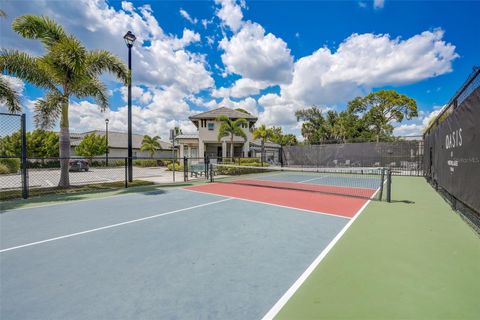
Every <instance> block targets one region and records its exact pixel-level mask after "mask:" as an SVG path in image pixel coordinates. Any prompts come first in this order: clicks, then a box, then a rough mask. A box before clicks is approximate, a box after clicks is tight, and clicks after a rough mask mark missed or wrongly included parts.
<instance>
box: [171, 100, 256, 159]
mask: <svg viewBox="0 0 480 320" xmlns="http://www.w3.org/2000/svg"><path fill="white" fill-rule="evenodd" d="M219 116H227V117H228V118H230V119H232V120H235V119H239V118H243V119H246V120H247V121H248V125H245V126H244V127H243V130H244V132H245V134H246V136H247V140H245V139H244V138H242V137H239V136H235V137H234V142H233V147H234V151H233V156H234V157H248V156H249V152H250V145H251V143H253V138H252V131H253V128H254V126H255V122H256V121H257V119H258V118H257V117H255V116H253V115H251V114H247V113H243V112H240V111H237V110H234V109H230V108H225V107H222V108H218V109H214V110H210V111H207V112H203V113H199V114H196V115H194V116H191V117H190V118H189V119H190V120H191V121H192V122H193V124H194V125H195V127H197V132H196V133H195V134H182V135H179V136H177V138H176V142H177V143H176V144H177V145H178V146H179V156H180V157H183V156H187V157H191V158H196V157H199V158H202V157H204V156H205V155H207V156H209V157H210V158H220V157H222V158H225V157H231V156H232V155H230V143H231V142H230V136H227V137H223V138H222V139H220V141H219V140H218V129H219V128H220V125H221V122H220V121H217V120H216V119H217V118H218V117H219Z"/></svg>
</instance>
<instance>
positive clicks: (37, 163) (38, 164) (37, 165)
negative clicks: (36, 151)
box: [28, 159, 60, 169]
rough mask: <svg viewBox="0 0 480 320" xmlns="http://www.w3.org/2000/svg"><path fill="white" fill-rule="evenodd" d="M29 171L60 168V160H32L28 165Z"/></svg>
mask: <svg viewBox="0 0 480 320" xmlns="http://www.w3.org/2000/svg"><path fill="white" fill-rule="evenodd" d="M28 168H29V169H43V168H60V161H59V160H52V159H41V160H30V162H29V163H28Z"/></svg>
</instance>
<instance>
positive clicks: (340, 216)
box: [184, 189, 352, 220]
mask: <svg viewBox="0 0 480 320" xmlns="http://www.w3.org/2000/svg"><path fill="white" fill-rule="evenodd" d="M184 190H186V191H190V192H196V193H202V194H208V195H215V196H219V197H228V198H231V199H236V200H242V201H247V202H253V203H261V204H266V205H269V206H272V207H280V208H286V209H292V210H298V211H303V212H308V213H315V214H322V215H326V216H331V217H336V218H342V219H348V220H350V219H352V218H350V217H346V216H342V215H339V214H334V213H327V212H321V211H315V210H308V209H301V208H296V207H289V206H284V205H281V204H275V203H270V202H264V201H258V200H251V199H246V198H240V197H233V196H224V195H221V194H218V193H213V192H206V191H198V190H190V189H184Z"/></svg>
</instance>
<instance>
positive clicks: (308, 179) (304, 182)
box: [298, 176, 325, 183]
mask: <svg viewBox="0 0 480 320" xmlns="http://www.w3.org/2000/svg"><path fill="white" fill-rule="evenodd" d="M323 178H325V176H323V177H317V178H312V179H307V180H303V181H298V183H305V182H308V181H313V180H318V179H323Z"/></svg>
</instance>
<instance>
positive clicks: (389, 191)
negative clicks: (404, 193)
mask: <svg viewBox="0 0 480 320" xmlns="http://www.w3.org/2000/svg"><path fill="white" fill-rule="evenodd" d="M387 202H392V169H387Z"/></svg>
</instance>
